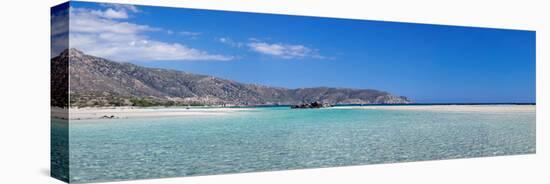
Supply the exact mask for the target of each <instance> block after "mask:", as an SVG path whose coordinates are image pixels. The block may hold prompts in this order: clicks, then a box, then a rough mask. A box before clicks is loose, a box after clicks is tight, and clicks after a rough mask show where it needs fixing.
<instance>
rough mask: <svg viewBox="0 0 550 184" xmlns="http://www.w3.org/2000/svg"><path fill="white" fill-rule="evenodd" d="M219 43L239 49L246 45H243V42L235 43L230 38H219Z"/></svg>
mask: <svg viewBox="0 0 550 184" xmlns="http://www.w3.org/2000/svg"><path fill="white" fill-rule="evenodd" d="M218 42H220V43H223V44H226V45H229V46H231V47H237V48H241V47H243V46H244V45H245V44H244V43H242V42H236V41H233V39H231V38H229V37H221V38H218Z"/></svg>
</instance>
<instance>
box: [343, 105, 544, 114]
mask: <svg viewBox="0 0 550 184" xmlns="http://www.w3.org/2000/svg"><path fill="white" fill-rule="evenodd" d="M535 107H536V106H535V105H380V106H342V107H333V108H335V109H365V110H411V111H444V112H487V113H509V112H535Z"/></svg>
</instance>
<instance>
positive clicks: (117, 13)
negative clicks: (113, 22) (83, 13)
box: [91, 8, 128, 19]
mask: <svg viewBox="0 0 550 184" xmlns="http://www.w3.org/2000/svg"><path fill="white" fill-rule="evenodd" d="M91 13H92V14H94V15H96V16H99V17H103V18H108V19H127V18H128V13H126V10H123V9H120V10H114V9H112V8H109V9H107V10H105V11H102V10H92V11H91Z"/></svg>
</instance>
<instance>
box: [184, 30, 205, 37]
mask: <svg viewBox="0 0 550 184" xmlns="http://www.w3.org/2000/svg"><path fill="white" fill-rule="evenodd" d="M180 34H181V35H183V36H192V37H195V36H199V35H201V33H200V32H190V31H181V32H180Z"/></svg>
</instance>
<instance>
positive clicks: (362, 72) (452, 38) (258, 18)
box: [69, 2, 535, 103]
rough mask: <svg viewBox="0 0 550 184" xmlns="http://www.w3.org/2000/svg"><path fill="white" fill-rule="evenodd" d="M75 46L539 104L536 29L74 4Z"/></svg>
mask: <svg viewBox="0 0 550 184" xmlns="http://www.w3.org/2000/svg"><path fill="white" fill-rule="evenodd" d="M71 7H72V9H71V11H70V15H71V19H70V21H71V24H70V30H71V34H70V36H69V38H70V44H71V47H75V48H77V49H80V50H82V51H84V52H86V53H88V54H91V55H96V56H101V57H105V58H108V59H112V60H116V61H120V62H131V63H135V64H138V65H143V66H148V67H157V68H170V69H177V70H182V71H186V72H192V73H199V74H208V75H213V76H217V77H221V78H227V79H231V80H236V81H240V82H244V83H255V84H264V85H269V86H278V87H287V88H299V87H318V86H328V87H346V88H369V89H378V90H384V91H388V92H390V93H392V94H395V95H403V96H407V97H409V98H411V99H412V100H414V101H415V102H420V103H430V102H431V103H445V102H535V32H533V31H518V30H503V29H484V28H472V27H457V26H439V25H426V24H408V23H395V22H379V21H364V20H348V19H330V18H316V17H303V16H286V15H272V14H255V13H239V12H224V11H209V10H192V9H181V8H165V7H149V6H126V5H113V4H96V3H83V2H72V3H71Z"/></svg>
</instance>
